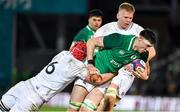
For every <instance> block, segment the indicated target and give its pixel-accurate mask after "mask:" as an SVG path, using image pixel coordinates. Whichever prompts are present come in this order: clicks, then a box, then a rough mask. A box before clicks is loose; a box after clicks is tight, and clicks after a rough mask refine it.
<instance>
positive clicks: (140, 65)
mask: <svg viewBox="0 0 180 112" xmlns="http://www.w3.org/2000/svg"><path fill="white" fill-rule="evenodd" d="M132 66H133V70H134V71H141V72H144V70H145V66H146V63H145V62H144V61H143V60H141V59H136V60H134V61H133V62H132Z"/></svg>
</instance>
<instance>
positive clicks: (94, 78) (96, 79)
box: [90, 74, 102, 83]
mask: <svg viewBox="0 0 180 112" xmlns="http://www.w3.org/2000/svg"><path fill="white" fill-rule="evenodd" d="M101 80H102V77H101V75H98V74H91V75H90V81H91V82H92V83H98V82H100V81H101Z"/></svg>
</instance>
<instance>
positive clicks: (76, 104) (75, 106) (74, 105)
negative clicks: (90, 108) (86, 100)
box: [68, 100, 82, 112]
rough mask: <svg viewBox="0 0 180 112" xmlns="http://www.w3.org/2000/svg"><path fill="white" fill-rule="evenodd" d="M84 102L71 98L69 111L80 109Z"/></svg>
mask: <svg viewBox="0 0 180 112" xmlns="http://www.w3.org/2000/svg"><path fill="white" fill-rule="evenodd" d="M81 105H82V103H81V102H76V101H72V100H70V102H69V109H68V111H69V112H70V111H78V110H79V109H80V107H81Z"/></svg>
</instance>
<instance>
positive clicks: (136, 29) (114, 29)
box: [94, 22, 143, 37]
mask: <svg viewBox="0 0 180 112" xmlns="http://www.w3.org/2000/svg"><path fill="white" fill-rule="evenodd" d="M142 30H143V27H141V26H139V25H138V24H136V23H132V24H131V25H130V26H129V28H128V29H120V28H119V27H118V23H117V22H110V23H107V24H105V25H103V26H102V27H100V28H99V29H98V30H97V31H96V33H95V34H94V37H98V36H106V35H109V34H112V33H120V34H124V35H130V34H131V35H136V36H139V33H140V32H141V31H142Z"/></svg>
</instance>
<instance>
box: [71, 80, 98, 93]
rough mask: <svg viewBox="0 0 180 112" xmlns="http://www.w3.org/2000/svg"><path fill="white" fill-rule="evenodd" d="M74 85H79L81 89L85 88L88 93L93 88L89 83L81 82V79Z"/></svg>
mask: <svg viewBox="0 0 180 112" xmlns="http://www.w3.org/2000/svg"><path fill="white" fill-rule="evenodd" d="M74 85H79V86H82V87H83V88H85V89H86V90H87V91H88V92H90V91H91V90H92V89H93V88H94V87H95V86H94V85H92V84H90V83H87V82H85V81H83V80H82V79H79V78H78V79H76V81H75V83H74Z"/></svg>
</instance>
